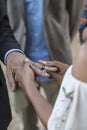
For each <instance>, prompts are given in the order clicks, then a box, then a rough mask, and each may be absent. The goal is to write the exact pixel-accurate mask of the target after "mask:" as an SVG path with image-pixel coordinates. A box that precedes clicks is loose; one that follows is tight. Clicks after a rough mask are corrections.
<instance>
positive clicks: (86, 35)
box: [82, 27, 87, 42]
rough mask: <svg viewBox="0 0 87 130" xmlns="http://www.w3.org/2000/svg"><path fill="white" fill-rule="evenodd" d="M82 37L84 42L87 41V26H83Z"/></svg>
mask: <svg viewBox="0 0 87 130" xmlns="http://www.w3.org/2000/svg"><path fill="white" fill-rule="evenodd" d="M82 39H83V41H84V42H86V41H87V27H86V28H84V30H83V32H82Z"/></svg>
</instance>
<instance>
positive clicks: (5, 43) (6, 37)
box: [0, 0, 20, 62]
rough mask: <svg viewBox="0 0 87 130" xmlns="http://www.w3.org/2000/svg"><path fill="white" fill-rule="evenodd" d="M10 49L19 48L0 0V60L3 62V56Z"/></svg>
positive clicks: (2, 2)
mask: <svg viewBox="0 0 87 130" xmlns="http://www.w3.org/2000/svg"><path fill="white" fill-rule="evenodd" d="M10 49H20V46H19V44H18V43H17V41H16V39H15V37H14V35H13V32H12V30H11V27H10V25H9V20H8V17H7V14H6V8H5V1H4V0H0V60H2V61H3V62H4V56H5V54H6V52H7V51H9V50H10Z"/></svg>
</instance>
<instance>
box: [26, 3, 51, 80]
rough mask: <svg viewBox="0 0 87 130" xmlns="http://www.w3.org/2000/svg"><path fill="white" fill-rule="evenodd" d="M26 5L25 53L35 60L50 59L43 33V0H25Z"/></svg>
mask: <svg viewBox="0 0 87 130" xmlns="http://www.w3.org/2000/svg"><path fill="white" fill-rule="evenodd" d="M25 7H26V15H27V32H28V33H27V43H26V47H25V54H26V56H27V57H28V58H29V59H31V60H32V61H34V62H38V61H39V60H50V58H49V54H48V51H47V48H46V43H45V39H44V34H43V0H25ZM39 80H40V81H46V80H47V79H44V78H41V77H39Z"/></svg>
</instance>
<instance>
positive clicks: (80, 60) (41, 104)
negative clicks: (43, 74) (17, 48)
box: [15, 43, 87, 127]
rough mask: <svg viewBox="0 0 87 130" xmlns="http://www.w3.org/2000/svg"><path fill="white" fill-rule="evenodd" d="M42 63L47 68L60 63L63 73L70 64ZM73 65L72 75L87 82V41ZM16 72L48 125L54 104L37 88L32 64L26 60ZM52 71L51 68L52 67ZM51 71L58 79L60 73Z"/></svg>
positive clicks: (57, 63) (41, 117)
mask: <svg viewBox="0 0 87 130" xmlns="http://www.w3.org/2000/svg"><path fill="white" fill-rule="evenodd" d="M40 63H43V64H45V65H46V64H47V66H46V67H45V68H46V69H49V67H50V66H51V67H52V66H56V67H57V68H58V67H59V65H60V67H59V69H60V70H61V71H60V72H61V73H63V74H64V73H65V71H66V70H67V68H68V65H66V64H63V63H60V62H57V61H54V62H45V61H40ZM48 64H49V65H48ZM48 66H49V67H48ZM61 66H62V67H63V66H64V67H65V68H66V69H63V68H62V67H61ZM72 66H73V67H72V75H73V76H74V77H75V78H76V79H78V80H81V81H83V82H86V83H87V43H85V44H83V45H82V46H81V47H80V49H79V51H78V53H77V54H76V57H75V60H74V62H73V65H72ZM61 68H62V69H61ZM27 70H29V71H27ZM15 72H16V76H17V80H18V82H19V83H20V84H21V87H22V88H23V89H24V90H25V92H26V94H27V96H28V97H29V99H30V101H31V103H32V105H33V106H34V109H35V110H36V112H37V114H38V116H39V118H40V119H41V121H42V123H43V124H44V126H45V127H47V122H48V119H49V117H50V115H51V112H52V106H51V105H50V104H49V103H48V101H47V100H46V99H45V98H44V97H43V96H42V95H41V94H40V93H39V91H38V89H37V86H38V84H37V83H36V81H35V74H34V72H33V70H32V69H31V66H29V65H28V63H27V62H26V63H25V64H24V65H23V67H22V68H21V67H20V68H19V69H18V70H17V71H16V70H15ZM50 72H51V69H50ZM51 73H53V75H52V74H51V76H53V77H54V79H57V77H58V75H59V73H57V74H56V72H51ZM25 75H26V76H25ZM54 75H55V76H54ZM44 108H45V109H44Z"/></svg>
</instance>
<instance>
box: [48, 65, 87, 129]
mask: <svg viewBox="0 0 87 130" xmlns="http://www.w3.org/2000/svg"><path fill="white" fill-rule="evenodd" d="M71 72H72V66H70V67H69V69H68V70H67V72H66V74H65V76H64V79H63V82H62V85H61V89H60V92H59V95H58V97H57V100H56V103H55V105H54V108H53V112H52V114H51V116H50V118H49V120H48V130H87V123H86V122H87V103H86V98H87V83H84V82H81V81H79V80H77V79H75V78H74V77H73V76H72V74H71Z"/></svg>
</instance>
